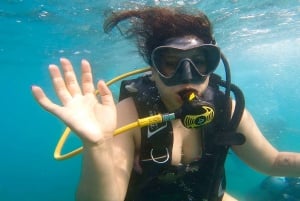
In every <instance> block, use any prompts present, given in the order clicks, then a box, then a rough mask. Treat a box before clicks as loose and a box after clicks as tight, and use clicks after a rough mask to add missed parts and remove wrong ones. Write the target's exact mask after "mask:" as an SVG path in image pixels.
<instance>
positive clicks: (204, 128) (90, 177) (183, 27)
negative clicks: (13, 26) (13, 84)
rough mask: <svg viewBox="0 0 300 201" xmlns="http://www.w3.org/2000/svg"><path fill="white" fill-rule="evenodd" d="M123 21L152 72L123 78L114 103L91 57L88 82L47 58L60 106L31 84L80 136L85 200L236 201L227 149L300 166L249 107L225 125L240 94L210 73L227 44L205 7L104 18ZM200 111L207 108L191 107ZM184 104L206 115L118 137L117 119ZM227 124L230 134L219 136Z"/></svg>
mask: <svg viewBox="0 0 300 201" xmlns="http://www.w3.org/2000/svg"><path fill="white" fill-rule="evenodd" d="M123 20H127V21H129V22H130V25H131V26H130V28H129V30H127V31H126V35H127V36H130V37H134V38H136V41H137V44H138V49H139V52H140V54H141V55H142V56H143V58H144V59H145V61H146V62H147V63H148V64H149V65H151V66H152V68H151V70H152V74H151V76H146V77H143V78H139V79H136V80H133V81H128V82H124V83H123V86H124V89H126V90H127V92H126V94H125V96H123V97H122V98H121V99H122V100H121V101H120V102H119V103H118V104H117V105H115V104H114V101H113V97H112V93H111V91H110V90H109V89H108V87H107V86H106V85H105V83H104V82H103V81H99V82H98V85H97V88H98V90H99V94H100V99H101V101H98V97H96V96H95V95H94V91H95V88H94V85H93V77H92V71H91V67H90V64H89V63H88V62H87V61H86V60H83V61H82V75H81V79H82V80H81V87H80V85H79V84H78V82H77V77H76V75H75V73H74V71H73V68H72V65H71V63H70V62H69V61H68V60H67V59H61V65H62V70H63V75H62V74H61V72H60V70H59V68H58V67H57V66H55V65H50V66H49V71H50V74H51V77H52V80H53V84H54V87H55V91H56V93H57V95H58V97H59V98H60V100H61V102H62V106H59V105H57V104H54V103H53V102H52V101H51V100H49V99H48V98H47V96H46V95H45V93H44V92H43V90H42V89H41V88H40V87H38V86H33V87H32V91H33V95H34V97H35V98H36V100H37V101H38V103H40V104H41V106H42V107H43V108H45V109H46V110H48V111H49V112H51V113H53V114H54V115H56V116H57V117H59V118H60V119H62V120H63V121H64V122H65V123H66V124H67V125H68V126H69V127H70V128H71V129H72V130H73V131H74V132H75V133H76V134H77V135H78V136H79V137H80V138H81V140H82V143H83V147H84V151H83V166H82V175H81V180H80V183H79V187H78V191H77V199H78V200H113V201H121V200H166V199H168V200H210V201H215V200H235V199H234V198H233V197H231V196H229V195H228V194H226V193H224V191H225V187H226V182H225V174H224V161H225V158H226V153H227V150H228V148H231V149H232V150H233V151H234V152H235V153H236V154H237V155H238V156H239V157H240V158H241V159H242V160H244V161H245V162H246V163H247V164H248V165H249V166H251V167H253V168H254V169H256V170H258V171H261V172H263V173H266V174H269V175H277V176H299V175H300V168H299V167H300V155H299V154H298V153H291V152H279V151H277V150H276V149H275V148H274V147H273V146H272V145H271V144H270V143H269V142H268V141H267V140H266V139H265V137H264V136H263V135H262V133H261V132H260V130H259V128H258V127H257V125H256V123H255V121H254V119H253V118H252V116H251V114H250V113H249V112H248V111H247V110H246V109H243V111H242V112H241V113H240V114H241V116H240V117H239V118H237V119H238V120H237V121H235V123H236V124H237V125H236V126H233V127H232V128H231V130H226V128H227V123H228V122H229V123H230V122H231V121H230V119H231V118H230V116H231V115H230V114H229V115H227V116H226V114H227V113H226V111H227V112H229V113H233V115H234V110H233V109H232V111H231V109H230V111H229V110H228V108H231V107H230V106H231V105H232V108H235V107H234V106H235V104H236V102H235V101H232V100H230V101H227V98H226V95H224V94H223V93H221V92H220V91H219V89H218V87H217V86H215V85H214V81H212V80H214V79H213V78H214V77H215V76H214V75H213V74H212V73H213V72H214V70H215V69H216V68H217V66H218V63H219V61H220V58H221V53H220V49H219V48H218V47H217V46H216V45H215V41H214V38H213V32H212V26H211V23H210V22H209V20H208V18H207V17H206V16H205V15H204V14H203V13H201V12H198V13H190V14H189V13H187V12H186V11H183V10H179V9H173V8H156V7H155V8H144V9H137V10H129V11H120V12H116V13H114V14H112V15H111V16H110V17H109V18H108V19H107V20H106V22H105V24H104V29H105V30H106V31H109V30H111V29H112V28H113V27H114V26H117V24H118V23H119V22H120V21H123ZM237 105H238V104H237ZM196 110H197V111H198V110H199V111H200V110H201V111H202V110H203V111H204V112H202V113H201V114H199V115H198V114H194V111H196ZM185 111H188V112H187V115H190V113H191V115H190V116H189V117H190V119H193V118H194V117H197V118H198V117H201V118H198V119H197V120H195V121H194V124H195V125H194V124H192V126H189V125H185V123H184V121H182V120H181V119H180V118H176V119H174V120H172V121H170V122H168V123H162V124H153V125H150V126H148V127H146V128H143V129H137V128H136V129H132V130H130V131H127V132H126V133H123V134H121V135H118V136H115V137H113V133H114V130H115V129H116V128H118V127H121V126H124V125H127V124H129V123H131V122H134V121H136V120H137V119H138V118H140V117H143V116H148V115H149V114H156V113H164V112H170V113H173V112H174V114H175V113H176V114H179V115H177V116H182V114H183V113H184V112H185ZM206 114H209V115H206ZM224 122H225V123H224ZM226 122H227V123H226ZM187 127H188V128H187ZM226 131H230V132H226ZM231 131H234V135H233V134H232V132H231ZM220 133H221V134H222V135H223V134H224V133H225V134H226V135H228V136H230V137H231V136H233V137H232V138H230V137H229V138H226V139H227V141H226V140H222V139H225V138H222V137H223V136H222V135H221V138H218V137H220V135H219V134H220ZM227 133H229V134H227ZM235 133H240V134H239V135H235ZM225 134H224V135H225ZM231 134H232V135H231ZM236 136H238V137H236ZM216 138H218V139H219V140H217V141H216V140H215V139H216ZM228 139H229V140H228Z"/></svg>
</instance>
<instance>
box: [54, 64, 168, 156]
mask: <svg viewBox="0 0 300 201" xmlns="http://www.w3.org/2000/svg"><path fill="white" fill-rule="evenodd" d="M147 71H150V68H149V67H145V68H142V69H138V70H134V71H131V72H128V73H124V74H122V75H120V76H117V77H115V78H113V79H112V80H110V81H108V82H107V83H106V85H107V86H110V85H111V84H113V83H115V82H117V81H119V80H122V79H124V78H126V77H129V76H132V75H136V74H139V73H143V72H147ZM95 93H96V94H98V91H96V92H95ZM162 121H163V115H161V114H158V115H154V116H150V117H146V118H142V119H138V120H137V121H136V122H133V123H131V124H128V125H125V126H123V127H121V128H118V129H116V130H115V132H114V135H118V134H121V133H124V132H125V131H128V130H130V129H133V128H136V127H143V126H147V125H150V124H154V123H161V122H162ZM70 133H71V129H70V128H69V127H66V129H65V131H64V132H63V133H62V135H61V137H60V139H59V141H58V143H57V145H56V148H55V150H54V158H55V159H56V160H65V159H68V158H71V157H73V156H75V155H77V154H79V153H80V152H82V149H83V147H79V148H77V149H75V150H73V151H70V152H69V153H66V154H63V155H62V154H61V151H62V149H63V146H64V144H65V142H66V140H67V138H68V136H69V135H70Z"/></svg>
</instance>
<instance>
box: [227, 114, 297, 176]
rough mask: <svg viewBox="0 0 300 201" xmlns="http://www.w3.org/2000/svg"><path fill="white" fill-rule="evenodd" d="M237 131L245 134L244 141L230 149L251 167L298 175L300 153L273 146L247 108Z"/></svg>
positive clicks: (275, 173) (265, 171)
mask: <svg viewBox="0 0 300 201" xmlns="http://www.w3.org/2000/svg"><path fill="white" fill-rule="evenodd" d="M237 131H238V132H240V133H243V134H244V135H245V137H246V142H245V144H243V145H240V146H233V147H232V149H233V150H234V152H235V153H236V154H237V155H238V156H239V157H240V158H241V159H242V160H244V161H245V162H246V163H247V164H249V165H250V166H251V167H253V168H255V169H256V170H258V171H261V172H263V173H266V174H268V175H274V176H300V154H299V153H292V152H279V151H278V150H277V149H276V148H274V147H273V146H272V145H271V144H270V143H269V141H268V140H267V139H266V138H265V137H264V136H263V134H262V133H261V131H260V130H259V128H258V127H257V125H256V123H255V121H254V119H253V117H252V116H251V114H250V113H249V112H248V111H247V110H245V111H244V114H243V116H242V119H241V122H240V124H239V127H238V130H237Z"/></svg>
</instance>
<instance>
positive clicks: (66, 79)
mask: <svg viewBox="0 0 300 201" xmlns="http://www.w3.org/2000/svg"><path fill="white" fill-rule="evenodd" d="M60 61H61V65H62V70H63V75H62V74H61V72H60V70H59V67H58V66H56V65H50V66H49V71H50V75H51V78H52V82H53V86H54V88H55V92H56V94H57V96H58V98H59V99H60V101H61V103H62V106H60V105H57V104H55V103H53V102H52V101H51V100H50V99H49V98H48V97H47V96H46V94H45V93H44V91H43V90H42V89H41V88H40V87H38V86H32V92H33V95H34V97H35V99H36V100H37V102H38V103H39V104H40V105H41V106H42V107H43V108H44V109H45V110H47V111H49V112H51V113H53V114H54V115H56V116H57V117H58V118H60V119H61V120H62V121H64V122H65V123H66V124H67V125H68V126H69V127H70V128H71V129H72V130H73V131H74V132H75V133H77V135H78V136H79V137H80V138H81V139H82V141H83V143H84V144H90V145H93V144H99V143H102V142H103V141H104V140H106V139H108V138H111V137H112V136H113V132H114V130H115V129H116V121H117V117H116V107H115V104H114V101H113V97H112V93H111V91H110V90H109V88H108V87H107V86H106V84H105V83H104V82H103V81H99V82H98V85H97V86H98V91H99V96H100V100H98V97H97V96H96V95H95V87H94V84H93V76H92V70H91V67H90V64H89V63H88V61H86V60H83V61H82V63H81V68H82V77H81V85H82V86H81V87H80V85H79V84H78V81H77V78H76V75H75V72H74V70H73V67H72V64H71V63H70V61H69V60H67V59H61V60H60Z"/></svg>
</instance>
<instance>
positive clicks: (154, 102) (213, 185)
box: [119, 74, 244, 201]
mask: <svg viewBox="0 0 300 201" xmlns="http://www.w3.org/2000/svg"><path fill="white" fill-rule="evenodd" d="M218 79H219V77H218V76H217V75H214V74H213V75H212V78H211V79H210V80H211V81H210V84H209V86H208V88H207V90H206V91H205V93H204V94H203V96H202V97H201V98H202V99H203V100H205V101H207V102H209V103H211V104H213V105H214V107H215V113H216V114H215V119H214V120H213V122H211V123H210V124H208V125H206V126H204V127H202V128H200V129H199V136H200V138H201V141H200V142H201V143H202V155H201V157H200V158H199V160H196V161H194V162H192V163H190V164H188V165H180V166H176V167H174V166H172V165H171V160H172V159H171V156H172V146H173V128H172V124H171V122H164V123H161V124H154V125H150V126H147V127H143V128H141V135H142V136H141V152H140V161H139V162H140V165H141V167H142V170H143V172H142V174H138V173H137V172H135V171H133V173H132V176H131V180H130V184H129V185H130V186H129V188H128V193H127V196H126V201H133V200H134V201H147V200H149V201H150V200H172V201H177V200H178V201H179V200H180V201H182V200H189V201H192V200H208V201H219V200H222V197H223V193H224V191H225V188H226V179H225V170H224V163H225V159H226V155H227V152H228V148H229V147H230V145H232V144H242V143H243V142H244V138H243V136H242V135H241V134H236V133H235V129H236V127H237V125H238V123H239V121H240V117H241V115H242V111H238V112H235V113H234V114H235V115H234V118H235V121H236V122H233V123H232V122H230V121H228V120H226V119H225V118H228V112H229V111H228V108H231V107H227V106H226V105H224V103H226V97H225V95H224V93H223V92H222V91H220V90H219V86H218V84H216V80H218ZM234 89H236V88H235V86H234ZM240 93H241V92H240ZM127 97H132V98H133V100H134V102H135V105H136V108H137V111H138V114H139V118H143V117H147V116H150V115H155V114H157V113H166V112H167V109H166V108H165V106H164V104H163V103H162V101H161V99H160V96H159V93H158V91H157V88H156V86H155V83H154V82H153V81H151V80H150V79H149V76H143V77H139V78H135V79H132V80H124V81H122V83H121V88H120V97H119V100H122V99H125V98H127ZM239 99H242V100H241V101H237V104H241V105H242V106H238V107H237V106H236V108H238V110H243V109H244V100H243V97H241V98H239ZM240 102H241V103H240ZM224 122H226V125H227V124H229V123H231V128H230V129H228V127H226V125H224Z"/></svg>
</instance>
